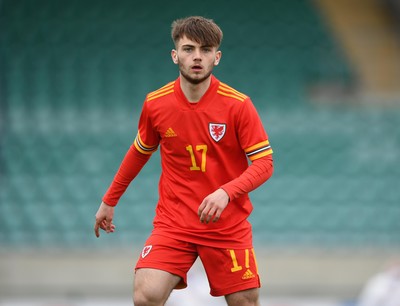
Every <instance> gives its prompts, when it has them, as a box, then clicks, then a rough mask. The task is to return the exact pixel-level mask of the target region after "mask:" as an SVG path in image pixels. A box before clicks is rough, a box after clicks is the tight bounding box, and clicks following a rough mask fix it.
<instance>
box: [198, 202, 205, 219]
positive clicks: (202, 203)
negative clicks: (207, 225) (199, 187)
mask: <svg viewBox="0 0 400 306" xmlns="http://www.w3.org/2000/svg"><path fill="white" fill-rule="evenodd" d="M205 207H206V203H205V201H203V202H201V204H200V206H199V209H198V210H197V214H198V216H199V217H201V214H202V213H203V210H204V208H205Z"/></svg>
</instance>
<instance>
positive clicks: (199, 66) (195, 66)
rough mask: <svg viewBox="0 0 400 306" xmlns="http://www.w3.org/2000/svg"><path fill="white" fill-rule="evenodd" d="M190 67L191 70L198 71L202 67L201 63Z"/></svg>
mask: <svg viewBox="0 0 400 306" xmlns="http://www.w3.org/2000/svg"><path fill="white" fill-rule="evenodd" d="M191 69H192V70H193V71H196V72H198V71H201V70H203V67H202V66H201V65H193V66H192V67H191Z"/></svg>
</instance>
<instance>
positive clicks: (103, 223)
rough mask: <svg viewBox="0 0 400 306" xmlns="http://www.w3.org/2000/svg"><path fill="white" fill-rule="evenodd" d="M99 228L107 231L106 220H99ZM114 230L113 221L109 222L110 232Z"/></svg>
mask: <svg viewBox="0 0 400 306" xmlns="http://www.w3.org/2000/svg"><path fill="white" fill-rule="evenodd" d="M100 228H101V229H102V230H103V231H107V222H106V220H103V222H101V224H100ZM114 231H115V225H114V224H113V223H111V227H110V232H111V233H113V232H114Z"/></svg>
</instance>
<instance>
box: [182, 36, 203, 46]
mask: <svg viewBox="0 0 400 306" xmlns="http://www.w3.org/2000/svg"><path fill="white" fill-rule="evenodd" d="M185 45H190V46H194V47H204V45H202V44H201V43H198V42H196V41H194V40H191V39H189V38H187V37H186V35H184V36H183V37H182V38H181V39H179V40H178V45H177V47H178V48H179V47H181V46H185Z"/></svg>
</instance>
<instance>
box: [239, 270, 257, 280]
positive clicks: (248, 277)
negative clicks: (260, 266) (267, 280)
mask: <svg viewBox="0 0 400 306" xmlns="http://www.w3.org/2000/svg"><path fill="white" fill-rule="evenodd" d="M253 277H256V276H255V275H254V274H253V272H251V271H250V269H247V271H246V272H245V273H244V274H243V276H242V279H250V278H253Z"/></svg>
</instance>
